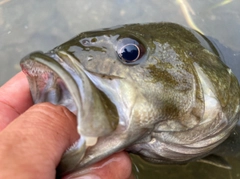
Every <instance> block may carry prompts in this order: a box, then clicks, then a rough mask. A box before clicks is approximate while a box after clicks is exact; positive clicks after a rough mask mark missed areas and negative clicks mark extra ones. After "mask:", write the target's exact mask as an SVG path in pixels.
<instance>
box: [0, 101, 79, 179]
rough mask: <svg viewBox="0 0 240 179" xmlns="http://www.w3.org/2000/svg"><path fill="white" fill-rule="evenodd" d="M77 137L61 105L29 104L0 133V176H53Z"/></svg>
mask: <svg viewBox="0 0 240 179" xmlns="http://www.w3.org/2000/svg"><path fill="white" fill-rule="evenodd" d="M78 137H79V136H78V134H77V130H76V119H75V116H74V115H73V114H72V113H71V112H69V111H68V110H67V109H66V108H65V107H62V106H55V105H52V104H50V103H42V104H38V105H34V106H32V107H31V108H29V109H28V110H27V111H26V112H25V113H23V114H22V115H20V116H19V117H18V118H17V119H15V120H14V121H13V122H11V123H10V124H9V125H8V126H7V127H6V128H5V129H4V130H3V131H2V132H1V133H0V143H1V145H0V161H1V162H0V168H1V172H0V178H15V177H16V176H18V178H47V179H48V178H55V172H54V171H55V168H56V166H57V165H58V163H59V161H60V159H61V156H62V154H63V153H64V151H65V150H66V149H67V148H68V147H69V146H70V145H72V143H74V141H76V140H77V139H78Z"/></svg>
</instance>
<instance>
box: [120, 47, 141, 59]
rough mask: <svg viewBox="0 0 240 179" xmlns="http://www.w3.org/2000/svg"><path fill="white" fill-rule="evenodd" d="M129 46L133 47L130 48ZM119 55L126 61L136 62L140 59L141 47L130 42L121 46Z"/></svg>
mask: <svg viewBox="0 0 240 179" xmlns="http://www.w3.org/2000/svg"><path fill="white" fill-rule="evenodd" d="M127 47H128V48H127ZM129 47H130V48H132V49H131V50H130V49H129ZM133 48H134V49H133ZM129 50H130V51H129ZM118 55H119V57H120V58H121V59H122V60H124V61H125V62H135V61H136V60H138V59H139V56H140V49H139V47H138V46H137V45H136V44H131V43H129V44H126V45H124V46H123V47H122V48H120V50H119V51H118Z"/></svg>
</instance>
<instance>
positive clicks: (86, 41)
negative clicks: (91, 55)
mask: <svg viewBox="0 0 240 179" xmlns="http://www.w3.org/2000/svg"><path fill="white" fill-rule="evenodd" d="M80 43H81V44H82V45H90V44H91V42H90V41H89V40H88V39H83V40H81V41H80Z"/></svg>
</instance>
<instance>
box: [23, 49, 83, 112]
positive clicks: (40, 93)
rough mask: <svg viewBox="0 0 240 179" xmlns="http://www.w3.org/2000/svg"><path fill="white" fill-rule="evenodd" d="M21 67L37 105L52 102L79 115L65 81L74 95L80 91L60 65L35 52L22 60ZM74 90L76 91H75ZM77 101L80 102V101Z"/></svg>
mask: <svg viewBox="0 0 240 179" xmlns="http://www.w3.org/2000/svg"><path fill="white" fill-rule="evenodd" d="M43 59H45V60H43ZM21 67H22V71H23V72H24V73H25V74H26V76H27V78H28V81H29V85H30V90H31V93H32V98H33V102H34V103H35V104H37V103H42V102H50V103H52V104H56V105H62V106H65V107H67V108H68V109H69V110H70V111H71V112H73V113H74V114H75V115H77V106H76V104H75V101H74V99H73V96H72V95H71V93H70V91H69V90H68V88H67V86H66V84H65V82H64V79H65V81H67V82H68V86H69V85H70V86H71V88H70V89H72V93H76V92H77V91H78V89H77V84H76V83H75V82H74V80H73V79H72V77H71V76H70V75H69V74H68V73H67V72H66V70H64V69H63V68H62V66H61V65H60V64H59V63H57V62H56V61H55V60H54V59H52V58H51V57H49V56H47V55H46V54H43V53H42V52H34V53H31V54H30V55H28V56H26V57H24V58H23V59H22V61H21ZM51 67H52V68H53V69H55V71H54V70H53V69H51ZM56 71H57V72H58V73H59V74H61V76H62V77H60V76H59V75H58V74H57V72H56ZM73 89H74V90H75V91H73ZM77 97H78V96H76V95H75V98H77ZM75 100H78V101H79V99H75Z"/></svg>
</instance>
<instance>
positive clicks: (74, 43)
mask: <svg viewBox="0 0 240 179" xmlns="http://www.w3.org/2000/svg"><path fill="white" fill-rule="evenodd" d="M129 43H130V44H133V43H135V44H137V46H138V48H139V49H140V51H141V53H140V55H139V59H138V60H136V61H134V62H126V61H125V60H122V59H121V58H120V57H119V55H118V53H117V52H119V49H120V48H121V47H123V46H124V45H127V44H129ZM35 56H36V54H34V53H33V54H32V55H31V56H27V57H25V58H24V59H23V60H22V63H21V66H22V68H23V70H24V71H25V73H26V74H27V76H28V79H29V82H30V86H31V87H32V94H36V92H34V90H35V91H36V90H38V89H36V88H34V86H36V85H34V84H32V85H31V83H34V82H33V81H34V80H35V81H37V80H38V81H39V78H34V79H33V78H32V76H31V75H30V74H29V71H30V68H29V67H27V66H26V64H27V61H28V62H29V61H34V59H35ZM46 56H48V57H49V58H52V59H54V60H56V61H57V62H58V63H59V64H60V65H61V66H62V67H63V68H65V69H66V67H67V68H71V69H72V70H70V71H68V74H70V76H74V75H76V74H79V73H77V72H76V71H81V73H80V74H81V75H82V78H84V79H85V80H83V82H87V81H88V83H89V84H90V85H89V86H90V87H89V88H88V89H94V91H95V93H98V94H99V98H100V97H101V96H102V95H104V99H106V100H109V103H112V104H111V105H108V106H109V107H108V109H111V108H116V110H117V112H113V113H117V114H115V115H113V116H115V117H116V118H117V121H118V123H117V126H116V122H114V124H113V126H114V127H113V128H112V129H110V130H109V132H108V133H107V134H104V135H100V134H102V131H100V132H98V134H96V135H95V136H94V134H93V137H96V138H97V143H96V144H95V145H93V146H88V147H87V149H86V151H85V154H84V156H81V157H79V156H77V155H71V150H72V151H77V150H78V148H77V147H75V148H72V149H71V150H70V151H69V152H67V153H66V154H65V155H64V156H63V160H62V161H64V159H67V160H65V161H67V162H65V163H64V162H62V163H61V164H60V167H59V170H60V171H61V172H62V174H66V173H69V172H73V171H77V170H80V169H81V168H83V167H86V166H88V165H90V164H93V163H95V162H97V161H99V160H101V159H103V158H105V157H107V156H109V155H111V154H112V153H115V152H117V151H121V150H124V149H125V150H127V151H129V152H132V153H136V154H139V155H141V156H142V157H143V158H145V159H146V160H147V161H150V162H154V163H185V162H188V161H192V160H196V159H199V158H201V157H203V156H206V155H207V154H208V153H209V152H210V151H212V149H214V148H215V147H216V146H218V145H219V144H220V143H222V142H223V141H224V140H225V139H226V138H227V137H228V136H229V134H230V133H231V131H232V129H233V128H234V126H235V125H236V123H237V121H238V118H239V104H240V90H239V83H238V81H237V79H236V77H235V76H234V75H233V74H232V72H231V70H230V69H229V68H228V67H227V66H226V65H225V64H224V63H223V62H222V61H221V59H220V57H219V54H218V51H217V49H216V48H215V47H214V45H213V44H212V43H211V42H210V41H209V40H208V39H207V38H206V37H204V36H203V35H201V34H200V33H198V32H196V31H194V30H190V29H187V28H185V27H182V26H180V25H177V24H173V23H150V24H132V25H124V26H118V27H114V28H108V29H103V30H98V31H90V32H84V33H81V34H80V35H78V36H77V37H75V38H73V39H71V40H70V41H68V42H66V43H64V44H62V45H60V46H58V47H56V48H55V49H53V50H52V51H50V52H48V53H46ZM42 58H43V59H44V58H45V57H42ZM46 58H47V57H46ZM222 60H224V59H222ZM38 63H39V61H37V62H36V64H38ZM36 64H34V65H33V66H31V67H34V66H35V67H36V68H41V69H42V70H44V69H46V68H45V67H40V66H39V65H36ZM45 65H46V64H45ZM51 70H53V71H54V68H51V67H50V71H51ZM55 72H56V71H55ZM56 73H57V72H56ZM36 76H37V75H36ZM58 76H60V78H61V75H60V74H58V73H57V74H56V77H58ZM40 79H41V78H40ZM40 81H43V80H42V79H41V80H40ZM64 82H65V83H66V81H64V80H63V83H64ZM75 82H76V84H77V85H79V83H78V81H76V79H75ZM50 86H51V85H50ZM79 86H80V85H79ZM54 87H55V86H54ZM68 88H71V87H70V86H68ZM81 89H83V91H84V90H85V91H87V90H86V89H85V88H84V87H81ZM43 93H44V92H43ZM80 93H81V90H80ZM84 94H85V92H84V93H83V95H82V96H84ZM61 95H63V94H62V93H61ZM68 95H69V93H68ZM70 95H71V93H70ZM33 98H34V99H36V101H37V102H43V101H51V100H50V98H45V99H41V100H39V99H37V97H36V96H35V97H33ZM51 99H52V96H51ZM94 99H95V98H94ZM96 99H97V98H96ZM81 100H82V98H81ZM55 101H57V100H55ZM81 102H82V101H81ZM55 103H57V104H58V102H55ZM75 103H76V101H75ZM79 103H80V102H79ZM86 103H88V101H87V100H86V101H85V103H81V105H83V106H84V105H87V104H86ZM99 104H103V105H105V103H104V101H101V102H99ZM91 105H92V104H91ZM91 105H89V106H90V107H91ZM73 106H74V105H73ZM110 106H111V107H110ZM89 109H90V108H89ZM96 109H97V108H96ZM113 111H115V110H113ZM85 112H86V111H85ZM79 115H80V114H79ZM103 116H105V115H103ZM106 118H109V117H106ZM81 121H82V122H81V124H82V125H88V126H91V124H92V123H91V122H89V121H88V120H87V119H85V120H81ZM103 121H105V118H104V119H103ZM110 121H111V120H110ZM114 121H116V120H114ZM86 123H87V124H86ZM79 125H80V124H79ZM80 127H81V126H80ZM89 129H90V130H92V129H96V128H94V127H93V128H91V127H89ZM84 130H87V129H84V128H81V132H82V133H84ZM93 131H94V130H93ZM81 132H80V134H81ZM87 135H88V133H86V136H87ZM90 137H91V136H90ZM72 153H73V152H72ZM76 157H79V160H77V159H76ZM71 158H72V159H71ZM73 161H75V162H73Z"/></svg>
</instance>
